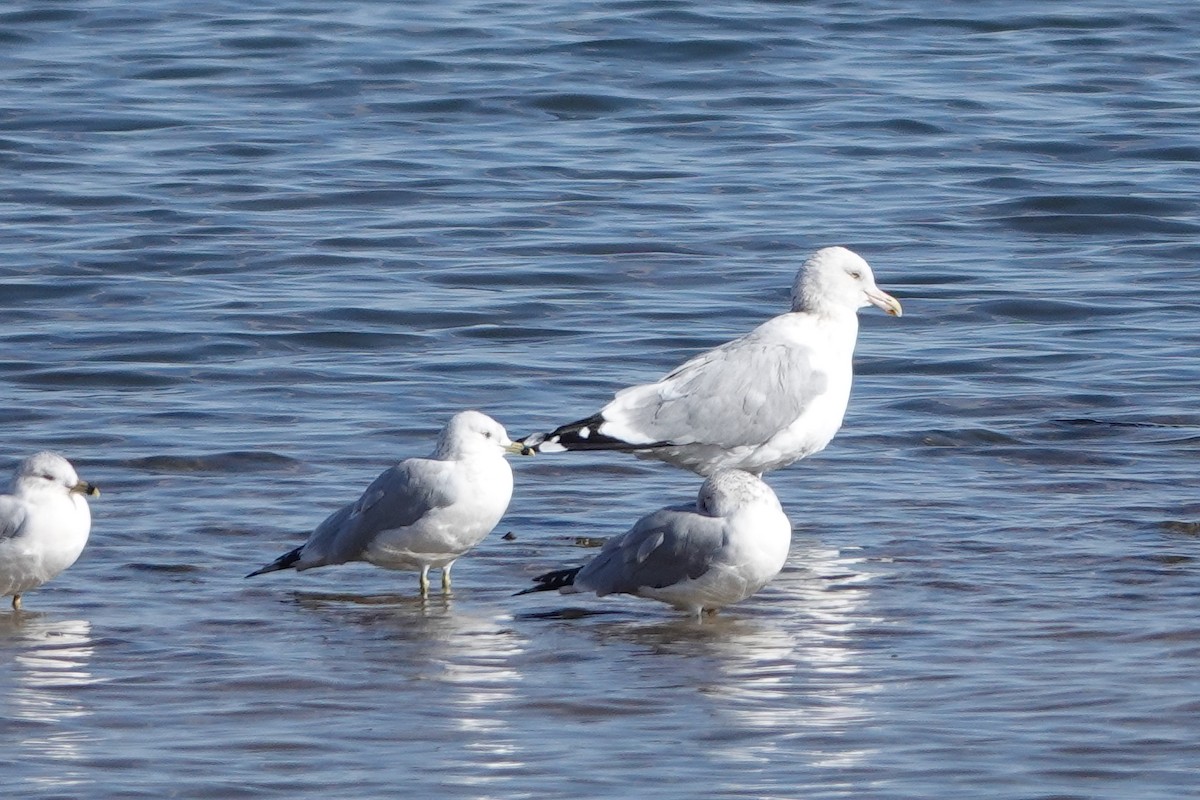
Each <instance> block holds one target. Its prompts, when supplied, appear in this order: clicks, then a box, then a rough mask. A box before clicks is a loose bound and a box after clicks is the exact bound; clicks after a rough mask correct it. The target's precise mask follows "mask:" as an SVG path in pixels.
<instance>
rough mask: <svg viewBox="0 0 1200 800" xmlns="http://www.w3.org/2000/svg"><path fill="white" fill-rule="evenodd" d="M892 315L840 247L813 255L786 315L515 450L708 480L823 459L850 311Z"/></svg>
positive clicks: (856, 260) (845, 385) (896, 308)
mask: <svg viewBox="0 0 1200 800" xmlns="http://www.w3.org/2000/svg"><path fill="white" fill-rule="evenodd" d="M867 305H874V306H878V307H879V308H882V309H883V310H884V311H886V312H887V313H889V314H892V315H894V316H897V317H898V316H900V314H901V308H900V303H899V301H897V300H896V298H894V297H892V296H891V295H890V294H887V293H886V292H884V291H881V290H880V289H879V287H877V286H876V285H875V278H874V276H873V275H872V274H871V268H870V266H868V265H867V262H866V261H864V260H863V259H862V258H861V257H859V256H858V255H857V254H855V253H853V252H851V251H850V250H847V249H846V248H844V247H826V248H824V249H822V250H818V251H817V252H816V253H814V254H813V255H812V256H811V257H809V259H808V260H807V261H806V262H805V263H804V266H803V267H801V268H800V271H799V273H798V274H797V276H796V282H795V285H794V286H793V288H792V310H791V311H790V312H788V313H785V314H780V315H779V316H777V317H774V318H773V319H770V320H767V321H766V322H764V323H763V324H762V325H759V326H758V327H757V328H755V329H754V330H752V331H751V332H750V333H747V334H746V335H744V336H741V337H739V338H737V339H734V340H733V341H731V342H727V343H726V344H723V345H721V346H720V347H717V348H716V349H714V350H710V351H708V352H707V353H703V354H701V355H699V356H696V357H695V358H693V359H691V360H690V361H688V362H687V363H685V364H683V365H682V366H680V367H679V368H678V369H676V370H674V371H673V372H671V373H669V374H668V375H666V376H665V377H663V378H662V379H661V380H659V381H657V382H655V383H648V384H643V385H640V386H632V387H630V388H627V389H623V390H621V391H619V392H617V395H616V397H615V398H613V400H612V401H611V402H609V404H608V405H606V406H604V408H602V409H601V410H600V411H599V412H598V413H596V414H593V415H592V416H590V417H587V418H586V419H581V420H579V421H577V422H572V423H570V424H567V425H563V426H562V427H560V428H558V429H556V430H554V431H551V432H550V433H535V434H531V435H529V436H527V437H525V438H524V439H523V440H521V442H522V443H523V444H525V445H526V447H527V448H528V451H532V452H542V453H553V452H561V451H563V450H619V451H625V452H632V453H634V454H635V455H637V456H639V457H641V458H652V459H658V460H660V461H665V462H667V463H669V464H674V465H675V466H679V467H684V468H685V469H690V470H692V471H693V472H697V473H699V474H701V475H711V474H713V473H714V472H716V471H717V470H719V469H743V470H746V471H747V472H752V473H754V474H755V475H761V474H762V473H764V472H767V471H769V470H773V469H778V468H780V467H785V466H787V465H788V464H791V463H792V462H793V461H796V460H797V459H801V458H804V457H806V456H810V455H812V454H813V453H816V452H818V451H820V450H822V449H824V447H825V445H827V444H829V441H830V440H831V439H832V438H833V436H834V434H836V433H837V431H838V428H840V427H841V424H842V417H843V416H844V415H845V413H846V403H847V401H848V400H849V397H850V383H851V380H852V377H853V364H852V357H853V354H854V344H855V340H856V339H857V337H858V313H857V312H858V309H860V308H863V307H865V306H867Z"/></svg>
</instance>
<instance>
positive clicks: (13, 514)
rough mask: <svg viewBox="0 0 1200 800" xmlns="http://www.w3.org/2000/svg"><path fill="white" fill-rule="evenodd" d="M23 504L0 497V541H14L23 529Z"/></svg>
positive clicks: (14, 499) (13, 499) (24, 512)
mask: <svg viewBox="0 0 1200 800" xmlns="http://www.w3.org/2000/svg"><path fill="white" fill-rule="evenodd" d="M27 513H28V512H26V510H25V504H24V503H22V502H21V501H20V500H17V499H16V498H14V497H0V540H3V539H15V538H17V536H19V535H20V534H21V530H22V529H23V528H24V527H25V517H26V514H27Z"/></svg>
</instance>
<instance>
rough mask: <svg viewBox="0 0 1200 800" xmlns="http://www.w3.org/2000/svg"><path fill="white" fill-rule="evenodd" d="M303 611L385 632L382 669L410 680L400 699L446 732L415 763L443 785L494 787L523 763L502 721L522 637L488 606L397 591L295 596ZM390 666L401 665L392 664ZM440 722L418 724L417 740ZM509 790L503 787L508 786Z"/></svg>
mask: <svg viewBox="0 0 1200 800" xmlns="http://www.w3.org/2000/svg"><path fill="white" fill-rule="evenodd" d="M297 600H298V602H299V603H300V604H301V605H302V606H304V607H306V608H309V609H311V610H315V611H320V612H322V613H323V614H326V615H331V616H333V617H336V619H337V620H338V624H339V625H345V624H346V623H352V624H355V625H361V626H365V627H369V628H370V629H372V630H373V631H376V632H378V633H381V634H382V635H384V636H386V637H387V642H388V647H387V653H386V654H385V653H383V652H382V651H380V650H378V647H376V652H375V653H374V654H373V655H374V656H375V657H378V658H381V659H383V658H386V660H387V663H388V664H389V669H391V670H393V671H396V670H402V673H401V674H402V675H404V676H408V677H409V678H416V680H413V681H410V682H406V683H405V687H406V692H407V694H406V702H407V703H409V704H410V705H411V706H412V707H414V708H421V709H429V710H430V713H436V715H437V716H438V718H439V721H440V722H442V723H445V724H446V725H447V727H448V729H452V730H453V731H454V733H450V731H449V730H448V731H447V735H446V736H445V738H444V739H441V740H437V741H426V742H425V744H433V745H436V749H435V751H434V752H432V753H428V754H427V755H426V757H427V758H428V759H429V761H427V762H424V763H422V764H421V768H422V769H426V770H432V771H434V772H436V773H437V774H440V775H444V776H448V777H446V778H445V779H444V780H445V781H446V783H447V785H453V786H458V787H474V788H476V789H483V788H486V789H487V790H488V791H498V790H500V789H502V788H504V787H505V786H506V785H507V784H508V783H509V782H511V781H514V780H516V778H515V775H516V774H517V773H519V772H521V771H522V770H523V769H524V767H525V766H526V765H525V761H524V759H523V756H522V752H521V746H520V744H519V743H518V742H517V740H516V738H514V736H513V730H512V726H511V724H510V718H511V715H512V711H513V709H514V708H516V707H518V698H517V697H516V695H517V688H518V685H519V683H520V680H521V672H520V667H519V663H520V658H521V656H522V655H523V654H524V653H525V641H524V640H523V639H522V637H521V636H520V635H519V634H518V633H517V632H516V631H514V630H513V628H512V626H511V625H510V624H508V623H510V622H511V619H510V618H508V617H505V616H490V613H491V612H493V611H495V609H490V608H488V607H476V606H473V605H471V604H465V603H460V602H456V601H455V600H454V599H453V598H452V596H441V595H433V596H431V597H429V598H427V599H419V598H415V597H409V596H402V595H376V596H355V595H349V594H328V595H318V594H312V593H307V594H297ZM397 665H403V666H402V667H399V666H397ZM439 730H440V725H430V726H423V727H422V728H421V729H420V732H419V736H420V738H422V739H423V740H428V739H429V737H435V736H437V735H438V734H437V731H439ZM510 788H511V787H510Z"/></svg>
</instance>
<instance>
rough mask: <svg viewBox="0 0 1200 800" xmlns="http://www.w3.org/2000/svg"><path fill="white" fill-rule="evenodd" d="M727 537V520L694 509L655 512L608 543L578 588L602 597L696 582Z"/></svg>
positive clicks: (582, 573) (583, 571)
mask: <svg viewBox="0 0 1200 800" xmlns="http://www.w3.org/2000/svg"><path fill="white" fill-rule="evenodd" d="M688 509H693V510H688ZM725 534H726V527H725V521H724V520H722V519H717V518H714V517H706V516H704V515H702V514H698V513H696V511H695V510H694V507H692V506H688V507H683V506H681V507H678V508H664V509H662V510H660V511H655V512H654V513H653V514H647V515H646V516H644V517H642V518H641V519H640V520H638V521H637V524H635V525H634V526H633V527H632V528H630V529H629V530H628V531H626V532H625V533H623V534H621V535H620V536H616V537H613V538H612V539H609V540H608V541H607V542H606V543H605V544H604V547H603V548H602V549H601V550H600V552H599V553H598V554H597V555H596V557H595V558H593V559H592V560H591V561H589V562H588V563H587V564H586V565H584V567H583V568H582V569H581V570H580V571H579V574H578V575H576V576H575V585H576V586H577V587H579V588H580V589H585V590H587V589H590V590H591V591H594V592H595V593H596V594H597V595H600V596H604V595H606V594H618V593H624V594H637V592H638V589H641V588H646V587H652V588H656V589H657V588H662V587H664V586H671V585H673V584H676V583H679V582H680V581H683V580H686V579H688V578H697V577H699V576H701V575H703V574H704V573H705V572H707V571H708V569H709V567H710V566H711V565H712V560H713V557H714V555H715V554H716V552H717V550H718V549H719V548H720V547H721V545H722V544H724V542H725Z"/></svg>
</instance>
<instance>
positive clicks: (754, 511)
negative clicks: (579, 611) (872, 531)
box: [518, 470, 792, 617]
mask: <svg viewBox="0 0 1200 800" xmlns="http://www.w3.org/2000/svg"><path fill="white" fill-rule="evenodd" d="M791 539H792V525H791V523H790V522H788V518H787V517H786V516H785V515H784V513H783V509H782V508H780V506H779V500H778V498H776V497H775V493H774V492H773V491H771V487H770V486H767V484H765V483H763V482H762V480H760V479H759V478H757V477H755V476H754V475H751V474H750V473H748V472H742V471H741V470H721V471H719V472H716V473H713V474H712V475H710V476H709V477H708V478H707V479H706V480H705V481H704V484H703V485H702V486H701V487H700V494H699V496H698V498H697V500H696V503H695V505H686V506H673V507H669V508H664V509H660V510H658V511H655V512H654V513H652V514H647V515H646V516H644V517H642V518H641V519H639V520H638V521H637V523H636V524H635V525H634V526H633V527H632V528H630V529H629V530H628V531H626V532H625V533H623V534H621V535H620V536H614V537H613V538H612V539H609V540H608V541H607V542H605V543H604V547H603V548H602V549H601V550H600V552H599V554H597V555H596V557H595V558H593V559H592V560H591V561H589V562H588V563H586V564H584V565H583V566H582V567H574V568H572V569H564V570H558V571H555V572H548V573H546V574H545V575H541V576H539V577H537V578H534V582H535V583H537V584H538V585H537V586H535V587H533V588H532V589H526V590H524V591H523V592H518V594H528V593H529V592H545V591H552V590H554V589H558V590H559V591H561V592H562V593H564V594H571V593H574V592H595V593H596V594H597V595H598V596H600V597H603V596H604V595H606V594H632V595H637V596H638V597H648V598H650V599H652V600H659V601H662V602H664V603H669V604H670V605H672V606H675V607H676V608H679V609H682V610H684V611H687V612H689V613H690V614H694V615H695V616H697V617H698V616H700V614H701V612H704V611H709V612H713V611H716V610H717V609H719V608H722V607H724V606H727V605H730V604H731V603H736V602H738V601H739V600H744V599H746V598H747V597H749V596H750V595H752V594H754V593H755V592H757V591H758V590H759V589H761V588H762V587H764V586H766V585H767V583H769V582H770V580H771V579H772V578H774V577H775V576H776V575H778V574H779V571H780V570H781V569H783V564H784V562H785V561H786V560H787V554H788V547H789V546H790V544H791Z"/></svg>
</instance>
